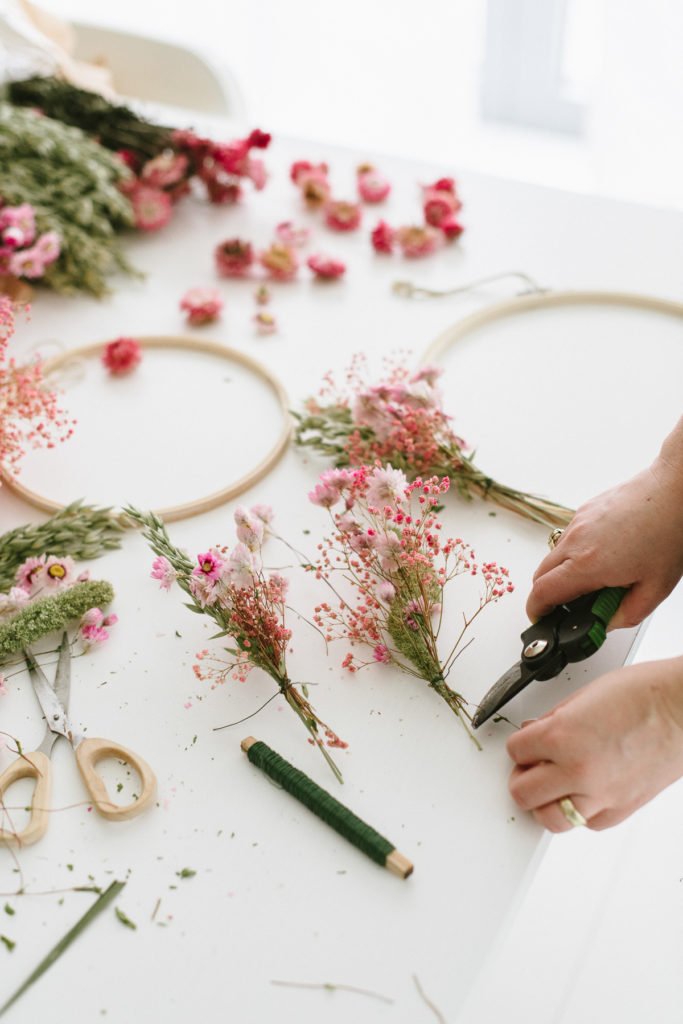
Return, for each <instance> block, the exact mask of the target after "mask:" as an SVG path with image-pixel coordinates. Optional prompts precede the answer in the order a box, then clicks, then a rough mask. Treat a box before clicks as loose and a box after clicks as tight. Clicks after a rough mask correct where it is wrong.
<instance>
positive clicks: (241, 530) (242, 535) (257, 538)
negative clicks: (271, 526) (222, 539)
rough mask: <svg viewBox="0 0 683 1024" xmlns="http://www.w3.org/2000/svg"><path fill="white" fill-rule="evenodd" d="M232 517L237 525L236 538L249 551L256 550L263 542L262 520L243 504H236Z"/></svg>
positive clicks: (263, 529) (263, 527)
mask: <svg viewBox="0 0 683 1024" xmlns="http://www.w3.org/2000/svg"><path fill="white" fill-rule="evenodd" d="M233 518H234V520H235V525H236V526H237V530H236V533H237V539H238V540H239V541H241V542H242V544H244V545H246V547H248V548H249V550H250V551H258V550H259V548H260V547H261V544H262V543H263V536H264V533H265V524H264V523H263V521H262V520H261V519H260V518H259V517H258V516H255V515H253V514H252V513H251V512H250V511H248V510H247V509H246V508H245V507H244V505H238V506H237V508H236V509H235V511H234V514H233Z"/></svg>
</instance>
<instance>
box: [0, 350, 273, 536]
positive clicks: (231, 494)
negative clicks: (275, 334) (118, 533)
mask: <svg viewBox="0 0 683 1024" xmlns="http://www.w3.org/2000/svg"><path fill="white" fill-rule="evenodd" d="M136 340H137V341H138V342H139V343H140V346H141V348H143V349H186V350H188V351H192V352H208V353H209V354H211V355H216V356H221V357H222V358H224V359H230V360H231V361H232V362H235V363H239V364H240V365H241V366H245V367H247V369H249V370H251V371H252V372H253V373H255V374H256V376H257V377H260V378H261V379H262V380H264V381H265V382H266V383H267V384H268V385H269V386H270V389H271V391H272V392H273V394H274V395H275V397H276V398H277V400H278V403H279V405H280V409H281V411H282V414H283V417H284V422H283V425H282V429H281V431H280V434H279V436H278V438H277V440H276V442H275V444H274V445H273V447H272V448H271V450H270V451H269V452H268V454H267V455H266V456H265V457H264V458H263V459H262V460H261V461H260V462H259V463H258V464H257V465H256V466H254V468H253V469H252V470H250V471H249V472H248V473H246V474H245V475H244V476H243V477H241V478H240V479H239V480H237V481H236V482H235V483H233V484H230V485H229V486H228V487H224V488H222V489H221V490H220V491H214V492H213V494H208V495H206V497H204V498H198V499H197V500H196V501H188V502H184V503H183V504H182V505H171V506H170V507H169V508H162V509H157V510H156V515H158V516H159V517H160V518H161V519H163V520H164V522H166V523H173V522H177V521H178V520H179V519H188V518H189V517H190V516H196V515H199V514H200V513H201V512H208V511H209V510H210V509H212V508H216V507H217V506H218V505H223V504H225V502H227V501H231V500H232V499H233V498H236V497H237V496H238V495H239V494H242V493H243V492H244V491H246V490H248V489H249V488H250V487H252V486H253V485H254V484H255V483H257V482H258V481H259V480H261V479H262V478H263V477H264V476H265V475H266V474H267V473H269V472H270V470H271V469H272V468H273V466H275V465H276V464H277V462H278V461H279V460H280V459H281V458H282V455H283V454H284V451H285V449H286V448H287V445H288V444H289V440H290V436H291V433H292V421H291V417H290V415H289V400H288V398H287V393H286V392H285V389H284V387H283V386H282V384H281V383H280V381H279V380H278V379H277V377H275V376H274V375H273V374H272V373H271V372H270V370H267V369H266V368H265V366H262V365H261V363H259V362H257V361H256V359H252V357H251V356H248V355H246V354H245V353H244V352H238V351H237V350H236V349H234V348H229V347H228V346H227V345H221V344H219V342H217V341H209V340H208V339H205V338H199V339H195V338H191V337H187V336H178V337H175V336H165V335H159V336H150V337H144V338H137V339H136ZM105 345H107V342H105V341H99V342H94V343H93V344H92V345H84V346H83V347H81V348H76V349H70V350H69V351H68V352H64V353H62V354H61V355H58V356H55V357H54V359H50V360H48V361H47V362H46V363H45V366H44V375H45V377H46V378H47V377H48V376H49V374H51V373H53V372H54V371H55V370H56V369H58V368H59V367H61V366H63V365H64V364H66V363H69V362H72V361H73V360H74V359H79V358H84V357H87V356H93V355H101V353H102V352H103V351H104V348H105ZM0 477H1V478H2V480H3V481H4V482H5V483H6V484H7V486H8V487H9V488H10V490H12V491H14V493H15V494H17V495H18V496H19V497H20V498H23V499H24V501H26V502H28V504H29V505H33V506H34V508H39V509H42V510H43V511H44V512H60V511H61V510H62V509H63V508H64V505H60V504H59V503H58V502H56V501H52V500H51V499H50V498H44V497H43V496H42V495H40V494H37V493H36V492H35V491H32V490H30V489H29V488H28V487H24V485H23V484H20V483H19V482H18V480H16V478H15V477H12V476H10V475H9V474H8V473H6V472H5V471H4V470H2V469H0Z"/></svg>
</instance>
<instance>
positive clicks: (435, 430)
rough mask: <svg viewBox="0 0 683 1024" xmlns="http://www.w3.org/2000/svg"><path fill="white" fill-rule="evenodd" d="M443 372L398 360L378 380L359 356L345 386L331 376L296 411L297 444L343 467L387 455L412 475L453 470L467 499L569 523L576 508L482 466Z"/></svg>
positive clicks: (453, 478) (443, 473)
mask: <svg viewBox="0 0 683 1024" xmlns="http://www.w3.org/2000/svg"><path fill="white" fill-rule="evenodd" d="M441 372H442V371H441V370H440V369H439V368H437V367H431V366H430V367H427V366H425V367H422V368H421V369H419V370H417V371H415V372H414V373H411V371H410V370H409V369H408V368H407V367H406V366H404V365H400V364H396V365H390V366H389V369H388V372H387V374H386V376H385V378H384V379H383V380H381V381H380V382H379V383H377V384H370V383H369V382H368V380H367V364H366V360H365V357H364V356H362V355H358V356H356V357H355V358H354V360H353V362H352V364H351V366H350V368H349V370H348V371H347V373H346V386H345V387H339V386H338V385H337V384H336V382H335V381H334V379H333V377H332V375H328V376H327V377H326V378H325V383H324V386H323V388H322V389H321V392H320V399H321V400H320V401H319V400H318V399H315V398H310V399H308V401H307V402H306V403H305V412H303V413H301V414H295V416H296V419H297V421H298V425H297V428H296V434H295V442H296V444H298V445H300V446H302V447H310V448H313V449H314V450H315V451H318V452H320V453H322V454H323V455H325V456H327V457H331V458H332V460H333V462H334V465H335V466H337V467H343V466H361V465H363V464H372V463H373V462H375V461H376V460H379V461H380V462H391V464H392V465H393V466H395V467H397V468H398V469H401V470H403V472H405V473H406V474H407V475H408V476H409V477H410V478H411V479H414V478H415V477H418V476H420V477H430V476H438V477H443V476H446V477H449V478H450V480H451V481H453V483H454V484H455V485H456V487H457V489H458V491H459V493H460V494H461V495H462V496H463V497H466V498H472V497H474V496H477V497H480V498H484V499H486V500H488V501H493V502H495V503H496V504H497V505H500V506H502V507H503V508H507V509H509V510H510V511H512V512H516V513H517V514H518V515H521V516H523V517H524V518H525V519H532V520H533V521H534V522H537V523H541V524H542V525H543V526H547V527H555V526H566V524H567V523H568V522H569V520H570V519H571V517H572V515H573V513H572V511H571V509H568V508H565V507H564V506H563V505H557V504H556V503H555V502H553V501H549V500H548V499H547V498H543V497H540V496H539V495H536V494H528V493H526V492H525V491H518V490H516V489H514V488H512V487H507V486H506V485H504V484H500V483H498V482H497V481H496V480H492V479H491V477H489V476H487V474H486V473H484V472H483V471H482V470H481V469H479V468H478V467H477V466H476V465H475V464H474V462H473V461H472V456H471V455H468V454H467V448H468V446H467V443H466V442H465V441H463V439H462V438H461V437H458V435H457V434H456V433H455V432H454V430H453V428H452V426H451V417H450V416H448V415H447V413H446V412H445V411H444V408H443V400H442V396H441V393H440V391H439V389H438V387H437V380H438V378H439V376H440V374H441Z"/></svg>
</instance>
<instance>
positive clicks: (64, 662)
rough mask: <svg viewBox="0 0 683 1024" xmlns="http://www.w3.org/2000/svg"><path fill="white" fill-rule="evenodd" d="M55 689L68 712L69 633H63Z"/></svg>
mask: <svg viewBox="0 0 683 1024" xmlns="http://www.w3.org/2000/svg"><path fill="white" fill-rule="evenodd" d="M54 691H55V693H56V694H57V700H58V701H59V703H60V704H61V705H62V708H63V709H64V713H65V714H66V713H67V712H68V710H69V696H70V693H71V645H70V643H69V637H68V634H67V633H64V634H63V636H62V642H61V644H60V645H59V658H58V660H57V673H56V675H55V681H54Z"/></svg>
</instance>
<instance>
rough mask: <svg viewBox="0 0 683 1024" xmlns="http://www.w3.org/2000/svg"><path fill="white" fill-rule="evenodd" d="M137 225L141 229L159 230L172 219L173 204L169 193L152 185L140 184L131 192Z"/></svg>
mask: <svg viewBox="0 0 683 1024" xmlns="http://www.w3.org/2000/svg"><path fill="white" fill-rule="evenodd" d="M130 201H131V203H132V205H133V214H134V217H135V227H136V228H139V229H140V230H141V231H157V230H158V229H159V228H162V227H163V226H164V225H165V224H168V222H169V220H170V219H171V213H172V206H173V204H172V203H171V198H170V196H169V195H168V193H166V192H164V191H163V189H160V188H152V187H151V186H150V185H138V186H137V187H136V188H135V189H133V190H132V192H131V193H130Z"/></svg>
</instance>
